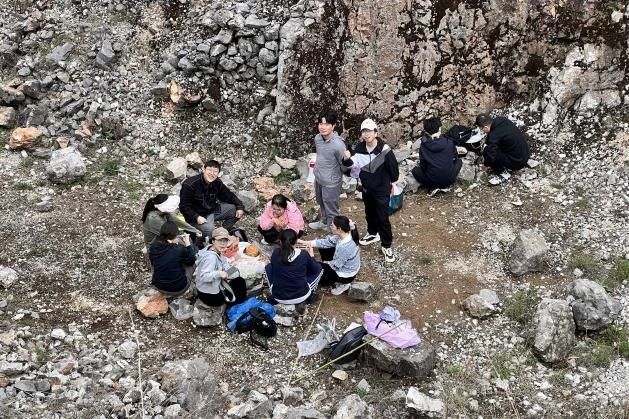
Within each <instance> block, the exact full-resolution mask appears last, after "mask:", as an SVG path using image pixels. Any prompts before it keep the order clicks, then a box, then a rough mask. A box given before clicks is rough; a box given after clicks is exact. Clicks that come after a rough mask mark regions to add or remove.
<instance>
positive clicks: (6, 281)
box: [0, 266, 17, 288]
mask: <svg viewBox="0 0 629 419" xmlns="http://www.w3.org/2000/svg"><path fill="white" fill-rule="evenodd" d="M15 281H17V272H15V270H13V269H11V268H8V267H6V266H0V283H1V284H2V286H3V287H4V288H9V287H10V286H11V285H13V284H14V283H15Z"/></svg>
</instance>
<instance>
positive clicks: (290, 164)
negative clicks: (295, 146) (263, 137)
mask: <svg viewBox="0 0 629 419" xmlns="http://www.w3.org/2000/svg"><path fill="white" fill-rule="evenodd" d="M275 162H276V163H277V164H279V165H280V166H281V167H282V169H287V170H292V169H294V168H295V165H296V164H297V160H294V159H286V158H282V157H279V156H275Z"/></svg>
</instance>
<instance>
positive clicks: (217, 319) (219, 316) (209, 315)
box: [192, 300, 225, 327]
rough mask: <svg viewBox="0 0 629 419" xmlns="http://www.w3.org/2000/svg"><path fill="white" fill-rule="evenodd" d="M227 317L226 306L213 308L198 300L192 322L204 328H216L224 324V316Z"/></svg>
mask: <svg viewBox="0 0 629 419" xmlns="http://www.w3.org/2000/svg"><path fill="white" fill-rule="evenodd" d="M224 315H225V305H222V306H218V307H211V306H208V305H205V304H203V302H202V301H201V300H197V301H196V302H195V303H194V309H193V312H192V321H193V322H194V324H196V325H197V326H202V327H214V326H219V325H221V324H222V323H223V316H224Z"/></svg>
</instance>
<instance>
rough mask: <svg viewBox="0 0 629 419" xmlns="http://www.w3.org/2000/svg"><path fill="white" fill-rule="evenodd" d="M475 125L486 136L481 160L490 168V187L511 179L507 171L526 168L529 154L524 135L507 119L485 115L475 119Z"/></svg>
mask: <svg viewBox="0 0 629 419" xmlns="http://www.w3.org/2000/svg"><path fill="white" fill-rule="evenodd" d="M476 125H477V126H478V127H479V128H480V129H481V130H482V131H483V132H484V133H485V134H487V139H486V140H485V149H484V150H483V158H484V162H485V166H488V167H490V168H491V171H492V176H490V178H489V183H490V184H491V185H500V184H501V183H503V182H505V181H506V180H507V179H509V178H510V177H511V175H510V174H509V172H508V171H507V170H520V169H522V168H523V167H524V166H526V164H527V162H528V160H529V157H530V156H531V153H530V151H529V145H528V143H527V142H526V140H525V139H524V135H523V134H522V132H521V131H520V130H519V129H518V127H516V126H515V124H514V123H513V122H511V121H509V120H508V119H507V118H504V117H502V116H498V117H496V118H492V117H491V116H490V115H489V114H487V113H482V114H480V115H478V116H477V117H476Z"/></svg>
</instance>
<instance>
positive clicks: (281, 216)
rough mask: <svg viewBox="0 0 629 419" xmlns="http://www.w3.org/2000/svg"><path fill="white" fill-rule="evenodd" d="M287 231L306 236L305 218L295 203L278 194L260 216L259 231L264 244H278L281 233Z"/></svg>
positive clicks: (298, 235)
mask: <svg viewBox="0 0 629 419" xmlns="http://www.w3.org/2000/svg"><path fill="white" fill-rule="evenodd" d="M286 229H291V230H293V231H294V232H295V233H297V237H301V236H302V235H303V234H304V217H303V215H301V211H299V207H297V204H296V203H295V201H291V200H290V199H288V198H287V197H286V196H284V195H282V194H276V195H274V196H273V198H271V200H270V201H269V202H267V204H266V206H265V207H264V211H263V212H262V215H261V216H260V224H259V225H258V231H259V232H260V234H262V237H263V239H262V240H263V243H262V244H269V243H277V241H278V240H279V236H280V233H281V232H282V231H284V230H286Z"/></svg>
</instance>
